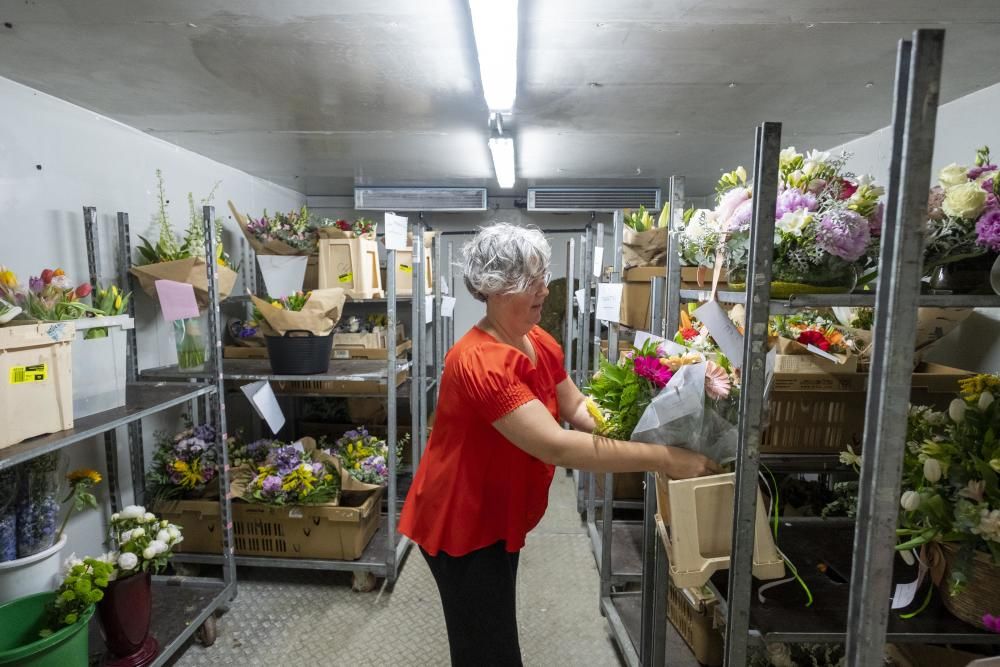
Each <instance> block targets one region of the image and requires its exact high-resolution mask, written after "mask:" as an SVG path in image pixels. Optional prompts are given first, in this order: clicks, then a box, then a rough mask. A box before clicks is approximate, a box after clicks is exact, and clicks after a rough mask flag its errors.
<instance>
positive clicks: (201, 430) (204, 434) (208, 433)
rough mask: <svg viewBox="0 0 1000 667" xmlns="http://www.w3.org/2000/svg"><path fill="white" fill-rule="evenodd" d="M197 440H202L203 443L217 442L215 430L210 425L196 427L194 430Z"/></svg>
mask: <svg viewBox="0 0 1000 667" xmlns="http://www.w3.org/2000/svg"><path fill="white" fill-rule="evenodd" d="M192 435H194V437H195V438H197V439H199V440H201V441H202V442H215V428H213V427H212V426H210V425H209V424H202V425H201V426H196V427H195V428H194V433H193V434H192Z"/></svg>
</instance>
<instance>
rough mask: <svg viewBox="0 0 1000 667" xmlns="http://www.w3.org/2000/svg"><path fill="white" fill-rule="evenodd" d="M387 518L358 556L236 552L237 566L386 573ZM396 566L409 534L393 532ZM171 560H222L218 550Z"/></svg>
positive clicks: (179, 555)
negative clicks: (280, 556) (324, 556)
mask: <svg viewBox="0 0 1000 667" xmlns="http://www.w3.org/2000/svg"><path fill="white" fill-rule="evenodd" d="M388 526H389V519H388V517H387V516H385V515H383V516H382V519H381V521H380V523H379V527H378V530H376V531H375V535H374V537H372V539H371V541H370V542H369V543H368V546H366V547H365V550H364V551H363V552H362V554H361V558H359V559H357V560H332V559H306V558H276V557H269V556H240V555H237V556H236V557H235V559H236V565H237V567H280V568H288V569H294V570H335V571H343V572H371V573H372V574H374V575H375V576H377V577H386V576H388V574H389V573H388V570H387V567H386V558H385V555H386V537H385V535H386V531H387V530H388ZM396 540H397V541H396V569H397V570H398V569H399V566H400V564H401V563H402V560H403V556H404V555H405V554H406V552H407V550H408V549H409V548H410V546H411V545H412V544H413V543H412V542H410V540H409V539H408V538H405V537H403V536H401V535H400V534H399V533H398V532H397V533H396ZM173 560H175V561H177V562H178V563H200V564H210V565H220V564H222V556H221V555H220V554H191V553H177V554H174V556H173Z"/></svg>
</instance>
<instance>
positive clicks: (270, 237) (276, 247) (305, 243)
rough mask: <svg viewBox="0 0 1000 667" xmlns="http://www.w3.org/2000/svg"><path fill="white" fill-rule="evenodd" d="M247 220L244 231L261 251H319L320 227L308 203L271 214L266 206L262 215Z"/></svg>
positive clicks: (305, 253)
mask: <svg viewBox="0 0 1000 667" xmlns="http://www.w3.org/2000/svg"><path fill="white" fill-rule="evenodd" d="M240 218H242V216H240ZM243 220H245V224H243V222H241V226H242V227H243V232H244V233H245V234H246V236H247V239H248V240H250V241H251V243H252V244H253V245H254V249H255V250H256V251H257V253H258V254H271V255H311V254H313V253H315V252H316V240H317V234H316V228H315V227H314V226H313V225H312V217H311V215H310V213H309V209H308V208H307V207H306V206H303V207H302V208H300V209H298V210H295V211H289V212H288V213H275V214H274V215H268V213H267V209H265V210H264V213H263V215H261V216H260V217H259V218H254V217H253V216H250V215H247V216H246V218H243ZM262 250H263V252H261V251H262Z"/></svg>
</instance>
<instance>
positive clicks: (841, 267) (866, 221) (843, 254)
mask: <svg viewBox="0 0 1000 667" xmlns="http://www.w3.org/2000/svg"><path fill="white" fill-rule="evenodd" d="M846 161H847V155H846V154H843V155H841V156H838V157H833V156H831V155H830V153H827V152H820V151H810V152H809V153H808V154H806V155H803V154H801V153H798V152H796V150H795V148H794V147H792V148H786V149H785V150H783V151H782V152H781V158H780V163H779V179H778V199H777V203H776V208H775V236H774V264H773V274H772V280H773V282H772V285H771V293H772V296H775V297H778V298H783V297H787V296H789V295H791V294H794V293H798V292H820V293H834V292H849V291H851V290H852V289H853V288H854V286H855V284H856V282H857V278H858V271H859V269H863V268H864V264H865V261H864V260H866V258H867V257H868V256H869V252H870V246H871V243H872V236H873V230H875V232H876V234H877V232H878V230H880V229H881V226H882V221H881V217H882V208H881V207H880V206H879V197H881V196H882V194H883V193H884V190H883V188H881V187H879V186H876V185H875V183H874V181H873V179H872V178H871V177H868V176H862V177H854V176H851V175H849V174H847V173H846V172H845V171H844V165H845V163H846ZM745 174H746V172H745V171H741V170H737V172H732V173H730V174H726V175H725V176H723V178H722V180H720V182H719V186H718V187H717V192H718V206H717V207H716V215H717V216H718V220H719V224H720V226H721V229H722V232H723V234H724V235H725V237H726V241H725V247H726V254H727V263H728V268H729V276H730V277H729V282H730V284H731V285H732V286H733V287H734V288H735V289H743V286H744V285H745V276H746V272H747V262H748V260H749V254H750V225H751V222H752V217H753V188H752V186H751V185H749V184H748V183H747V182H746V176H745Z"/></svg>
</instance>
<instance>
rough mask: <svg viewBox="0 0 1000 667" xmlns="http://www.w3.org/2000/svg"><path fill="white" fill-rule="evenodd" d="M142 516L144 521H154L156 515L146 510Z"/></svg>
mask: <svg viewBox="0 0 1000 667" xmlns="http://www.w3.org/2000/svg"><path fill="white" fill-rule="evenodd" d="M142 518H143V520H144V521H145V522H146V523H152V522H154V521H156V515H155V514H153V513H152V512H146V513H145V514H144V515H143V517H142Z"/></svg>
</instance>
